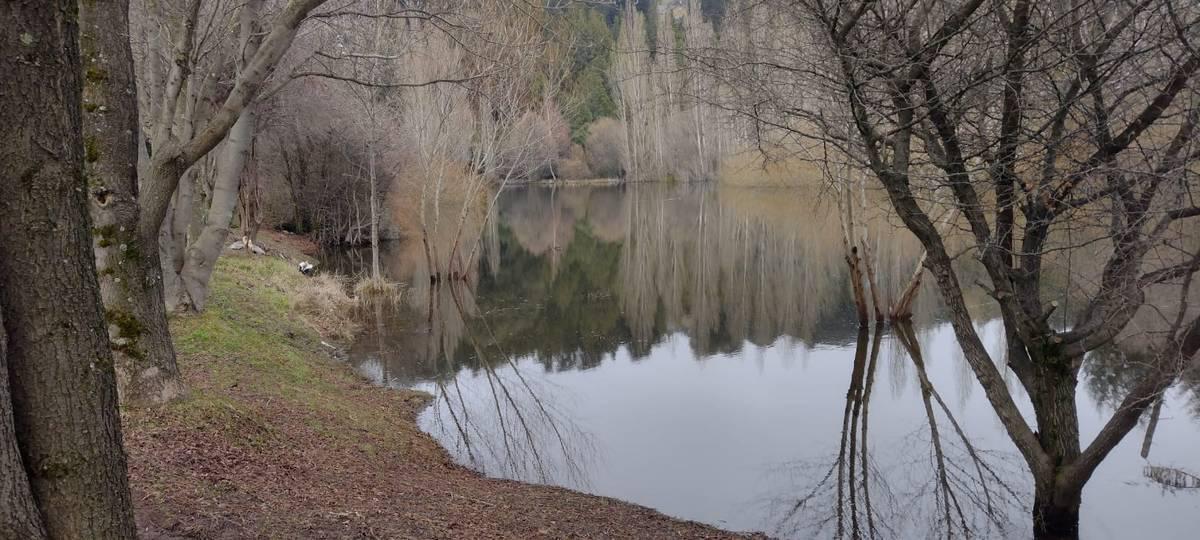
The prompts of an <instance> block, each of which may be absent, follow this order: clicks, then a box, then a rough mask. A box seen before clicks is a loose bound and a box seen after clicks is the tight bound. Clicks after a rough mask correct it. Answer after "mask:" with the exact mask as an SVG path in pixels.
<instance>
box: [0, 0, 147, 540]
mask: <svg viewBox="0 0 1200 540" xmlns="http://www.w3.org/2000/svg"><path fill="white" fill-rule="evenodd" d="M77 15H78V10H77V6H76V4H75V2H74V1H73V0H58V1H54V2H31V1H25V2H3V3H0V20H3V21H5V25H6V29H5V32H3V33H0V51H3V53H0V73H4V77H0V125H3V126H5V128H6V129H8V130H9V134H10V136H9V138H8V141H7V142H6V144H5V145H3V147H0V171H3V172H2V173H0V174H3V176H2V177H0V231H4V234H3V235H0V313H3V325H4V333H5V334H6V337H7V340H8V342H7V347H6V349H7V350H6V358H5V360H6V363H7V368H8V370H7V371H8V383H9V391H10V392H11V404H12V417H13V431H14V433H15V435H16V443H17V446H18V448H19V449H20V454H21V459H22V463H23V464H24V472H25V474H26V476H27V478H28V480H29V485H30V487H31V490H32V492H33V497H34V500H35V501H36V502H37V505H38V507H39V508H40V510H41V514H42V517H43V519H44V524H45V526H46V530H47V532H48V533H49V536H50V537H52V538H133V537H134V535H135V529H134V522H133V512H132V507H131V504H130V497H129V485H128V480H127V478H126V471H125V454H124V450H123V448H122V446H121V427H120V417H119V415H118V412H117V391H116V381H115V377H114V373H113V365H112V352H111V351H110V350H109V345H108V337H107V334H106V331H105V328H104V322H103V320H104V313H103V309H102V306H101V301H100V291H99V287H98V285H97V282H96V265H95V260H94V257H93V253H92V242H91V238H90V235H89V234H88V226H89V218H88V210H87V204H88V203H87V189H86V188H87V186H86V183H85V180H84V175H83V154H84V152H83V148H84V145H83V136H82V131H81V119H80V111H81V108H82V103H81V101H82V100H81V92H82V66H81V63H80V59H79V33H78V32H79V27H78V26H77Z"/></svg>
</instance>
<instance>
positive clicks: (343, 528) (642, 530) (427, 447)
mask: <svg viewBox="0 0 1200 540" xmlns="http://www.w3.org/2000/svg"><path fill="white" fill-rule="evenodd" d="M264 243H267V244H268V246H269V245H270V243H269V242H264ZM281 247H282V246H281ZM285 249H286V248H285ZM293 271H294V268H293V266H292V264H291V263H290V262H283V261H280V260H279V259H272V258H269V257H258V258H250V257H246V256H233V257H224V258H223V259H222V262H221V263H219V267H218V270H217V274H216V277H215V283H214V297H213V300H212V301H211V302H210V307H209V309H208V311H206V312H205V313H204V314H203V315H201V316H198V317H180V318H178V319H177V320H174V321H172V332H173V334H174V335H175V338H176V342H177V344H178V349H179V362H180V366H181V368H182V369H183V372H184V374H185V377H186V380H187V384H188V386H189V388H190V394H189V397H188V398H187V399H185V400H183V401H181V402H178V403H174V404H171V405H169V406H167V407H164V408H156V409H137V408H131V409H128V410H126V411H124V421H125V426H124V427H125V441H126V447H127V450H128V453H129V466H130V475H131V478H132V484H133V489H134V499H135V502H136V509H137V518H138V524H139V528H140V530H141V535H142V537H143V538H150V539H153V538H421V539H424V538H732V537H737V536H736V535H733V534H731V533H728V532H724V531H720V530H717V529H713V528H711V527H708V526H705V525H700V524H697V523H692V522H684V521H678V520H674V519H671V518H668V517H666V516H664V515H662V514H659V513H658V512H655V511H653V510H650V509H647V508H643V507H640V506H636V505H632V504H628V503H623V502H620V501H616V500H613V499H608V498H603V497H595V496H590V495H584V494H580V493H576V492H572V491H568V490H564V489H559V488H553V487H545V486H534V485H528V484H520V483H516V482H510V481H503V480H495V479H489V478H484V477H482V476H480V475H478V474H476V473H474V472H472V471H469V470H467V469H464V468H462V467H459V466H457V465H455V464H454V463H452V462H451V461H450V459H449V457H448V456H447V454H446V453H445V452H444V451H443V450H442V449H441V447H440V446H439V445H438V444H437V443H436V442H435V441H434V440H432V439H431V438H429V437H428V436H426V435H425V434H423V433H421V432H420V431H419V430H418V429H417V428H416V426H415V423H414V418H415V415H416V414H417V412H419V410H420V409H421V407H423V406H424V403H425V400H426V399H427V397H426V396H425V395H423V394H418V393H414V392H406V391H395V390H384V389H380V388H376V387H373V386H370V385H368V384H366V383H365V382H363V381H362V380H361V379H359V378H358V377H357V376H356V375H354V374H353V373H351V371H350V370H349V368H348V367H347V366H345V365H344V364H341V363H339V362H337V361H335V360H333V359H331V358H330V356H329V353H328V350H327V349H326V348H325V347H324V346H322V345H321V344H320V340H319V337H318V336H316V335H315V333H314V332H313V331H312V330H311V329H310V328H309V327H308V326H307V325H306V324H304V322H303V321H302V319H301V318H300V317H298V316H297V315H296V313H295V310H294V309H292V306H291V305H290V304H289V302H288V299H287V294H286V293H287V291H288V287H290V286H292V285H294V283H295V282H294V281H293V280H295V279H297V278H296V277H295V276H293V275H292V273H293Z"/></svg>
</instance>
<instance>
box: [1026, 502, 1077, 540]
mask: <svg viewBox="0 0 1200 540" xmlns="http://www.w3.org/2000/svg"><path fill="white" fill-rule="evenodd" d="M1033 537H1034V538H1036V539H1038V540H1060V539H1061V540H1076V539H1078V538H1079V498H1078V497H1076V498H1075V502H1074V504H1061V503H1058V502H1056V501H1054V496H1053V495H1050V494H1044V493H1041V492H1040V491H1039V492H1036V493H1035V494H1034V498H1033Z"/></svg>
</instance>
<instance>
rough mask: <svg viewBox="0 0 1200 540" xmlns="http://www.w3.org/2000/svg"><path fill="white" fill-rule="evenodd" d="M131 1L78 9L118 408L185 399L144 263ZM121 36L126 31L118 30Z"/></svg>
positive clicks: (153, 245) (156, 272) (96, 243)
mask: <svg viewBox="0 0 1200 540" xmlns="http://www.w3.org/2000/svg"><path fill="white" fill-rule="evenodd" d="M128 13H129V11H128V1H127V0H117V1H115V2H112V3H106V4H96V3H92V2H83V3H81V4H80V13H79V15H80V24H81V27H80V32H81V33H80V41H81V53H82V55H83V63H84V75H85V76H84V88H83V111H84V112H83V124H84V127H83V131H84V149H85V155H84V160H85V164H84V170H85V174H86V176H87V180H88V187H89V195H90V200H91V205H90V211H91V216H92V225H93V229H92V236H93V238H92V240H93V247H94V249H95V254H96V267H97V269H98V270H99V279H100V294H101V296H102V297H103V299H104V307H105V318H106V320H107V321H108V336H109V343H110V344H111V347H112V351H113V360H114V363H115V368H116V373H117V388H118V391H119V394H120V397H121V399H122V400H123V401H135V402H140V401H146V402H151V403H161V402H164V401H168V400H170V399H173V398H175V397H178V396H180V395H182V393H183V392H182V383H181V382H180V377H179V368H178V367H177V366H176V363H175V348H174V346H173V345H172V344H171V336H170V333H169V332H168V329H167V317H166V312H165V311H164V309H163V305H162V302H161V301H160V300H159V297H157V296H156V295H154V294H148V293H147V291H154V290H155V288H156V287H161V284H160V283H158V282H159V281H160V280H161V269H159V268H158V265H157V264H154V263H152V262H151V261H152V257H147V256H146V254H147V253H148V252H149V251H152V250H155V249H157V239H156V238H141V237H139V235H138V214H139V212H138V204H137V190H138V186H137V133H138V120H137V99H136V96H137V93H136V91H135V89H134V75H133V56H132V53H131V51H130V48H129V36H128V28H129V18H128ZM123 29H124V30H123Z"/></svg>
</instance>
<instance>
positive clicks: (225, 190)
mask: <svg viewBox="0 0 1200 540" xmlns="http://www.w3.org/2000/svg"><path fill="white" fill-rule="evenodd" d="M261 5H262V2H261V0H251V1H248V2H246V3H245V4H244V5H243V6H242V11H241V39H240V42H241V44H242V58H241V59H240V60H239V62H238V71H239V74H240V72H241V71H242V69H244V68H245V65H246V62H247V61H248V59H249V58H250V57H253V56H254V54H255V52H257V50H258V41H259V40H260V39H261V29H260V28H258V18H259V8H260V7H261ZM256 118H257V117H256V114H255V106H254V104H250V105H248V106H246V107H245V108H244V109H242V112H241V116H239V117H238V119H237V121H236V122H234V124H233V127H232V128H230V130H229V136H228V137H227V138H226V139H225V147H224V149H223V150H222V153H221V158H220V160H219V161H218V162H217V179H216V182H215V183H214V185H213V195H212V202H211V203H210V206H209V209H208V216H207V221H206V223H205V225H204V229H203V230H201V231H200V235H199V237H198V238H197V239H196V241H195V242H193V243H192V244H191V245H189V246H188V247H187V253H186V255H185V256H184V261H183V269H182V270H180V272H179V279H180V282H181V284H182V285H183V286H182V288H181V291H180V294H181V295H183V296H182V302H181V304H182V305H184V306H187V307H189V308H191V309H193V310H195V311H202V310H204V305H205V303H206V302H207V301H208V285H209V281H210V280H211V278H212V272H213V267H215V266H216V264H217V259H218V258H220V256H221V251H222V250H224V249H225V242H226V241H227V240H228V238H229V226H230V223H231V222H232V221H233V211H234V209H235V208H237V203H238V186H239V185H240V183H241V179H242V172H243V171H244V170H245V168H246V160H247V158H248V157H249V155H250V148H251V144H252V143H253V141H254V128H255V121H256Z"/></svg>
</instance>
